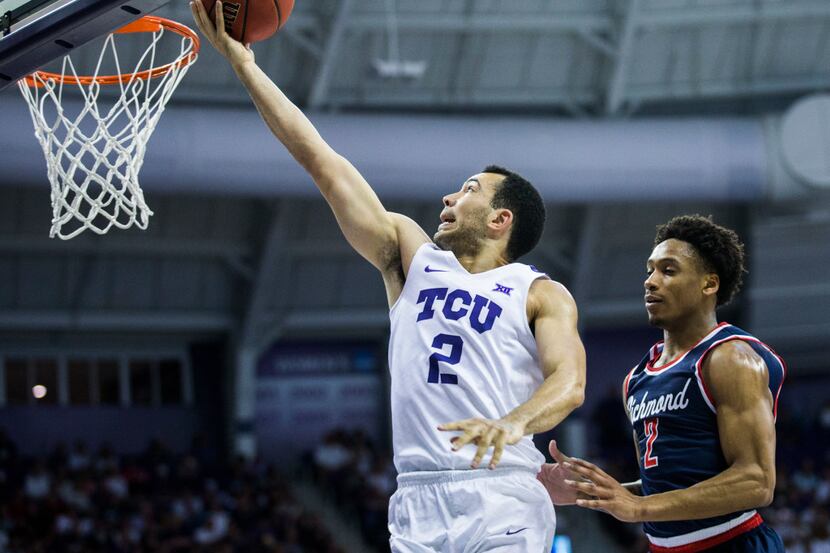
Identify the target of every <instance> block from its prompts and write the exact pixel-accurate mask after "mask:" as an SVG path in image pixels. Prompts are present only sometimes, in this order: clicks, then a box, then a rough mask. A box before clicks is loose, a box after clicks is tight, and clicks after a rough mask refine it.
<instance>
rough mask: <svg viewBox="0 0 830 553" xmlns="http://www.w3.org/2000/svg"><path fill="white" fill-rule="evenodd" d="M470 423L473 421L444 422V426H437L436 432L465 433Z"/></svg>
mask: <svg viewBox="0 0 830 553" xmlns="http://www.w3.org/2000/svg"><path fill="white" fill-rule="evenodd" d="M472 421H473V419H465V420H463V421H455V422H445V423H444V424H439V425H438V430H441V431H442V432H447V431H448V430H465V431H466V430H467V428H468V427H469V426H470V423H471V422H472Z"/></svg>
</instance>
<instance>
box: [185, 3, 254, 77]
mask: <svg viewBox="0 0 830 553" xmlns="http://www.w3.org/2000/svg"><path fill="white" fill-rule="evenodd" d="M214 8H215V11H216V14H215V16H214V20H215V21H216V24H215V25H214V23H213V21H211V20H210V17H208V14H207V11H206V10H205V6H204V4H202V2H201V0H191V2H190V11H192V12H193V19H195V20H196V25H198V26H199V30H200V31H202V34H203V35H205V37H206V38H207V39H208V42H210V43H211V44H212V45H213V47H214V48H216V50H217V51H218V52H219V53H220V54H222V55H223V56H225V57H226V58H228V61H229V62H231V65H234V66H237V65H242V64H244V63H247V62H252V61H254V53H253V51H252V50H251V45H250V44H247V45H245V44H242V43H241V42H239V41H237V40H234V39H233V38H231V36H230V35H229V34H228V33H227V31H225V16H224V14H223V13H222V2H219V1H217V2H216V4H214Z"/></svg>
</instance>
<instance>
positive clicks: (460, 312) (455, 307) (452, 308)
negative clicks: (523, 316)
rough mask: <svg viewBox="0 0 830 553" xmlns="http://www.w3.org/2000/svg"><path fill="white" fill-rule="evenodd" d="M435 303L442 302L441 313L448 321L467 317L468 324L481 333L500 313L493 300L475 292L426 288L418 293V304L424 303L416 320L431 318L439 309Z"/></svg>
mask: <svg viewBox="0 0 830 553" xmlns="http://www.w3.org/2000/svg"><path fill="white" fill-rule="evenodd" d="M436 303H438V304H440V303H443V307H442V308H440V311H439V312H440V313H441V315H442V316H443V317H444V318H445V319H447V320H450V321H457V320H459V319H462V318H464V317H469V319H470V326H471V327H472V328H473V330H475V331H476V332H478V333H479V334H483V333H485V332H487V331H488V330H490V329H491V328H493V325H494V324H495V322H496V319H497V318H498V317H499V315H501V313H502V308H501V306H499V305H498V304H497V303H496V302H494V301H493V300H490V299H487V298H485V297H484V296H480V295H478V294H476V295H475V296H473V295H472V294H470V293H469V292H468V291H466V290H461V289H455V290H452V291H450V290H449V288H427V289H426V290H421V291H420V293H419V294H418V304H419V305H420V304H424V308H423V310H422V311H421V312H420V313H418V322H421V321H425V320H428V319H431V318H433V317H434V316H435V312H436V311H438V310H439V306H438V305H436Z"/></svg>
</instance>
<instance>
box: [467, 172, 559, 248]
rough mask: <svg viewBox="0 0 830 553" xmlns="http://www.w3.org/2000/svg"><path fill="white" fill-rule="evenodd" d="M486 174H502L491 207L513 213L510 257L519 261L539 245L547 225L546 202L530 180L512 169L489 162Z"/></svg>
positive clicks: (509, 245)
mask: <svg viewBox="0 0 830 553" xmlns="http://www.w3.org/2000/svg"><path fill="white" fill-rule="evenodd" d="M482 173H495V174H496V175H502V176H503V177H504V179H502V181H501V183H500V185H499V188H498V189H497V190H496V193H495V194H494V195H493V198H492V199H491V200H490V206H491V207H493V208H495V209H498V208H506V209H509V210H510V211H511V212H512V213H513V231H512V232H511V233H510V239H509V240H508V241H507V257H508V258H509V260H510V261H511V262H512V261H515V260H516V259H518V258H520V257H521V256H523V255H524V254H526V253H528V252H529V251H530V250H532V249H533V248H535V247H536V244H538V243H539V239H540V238H541V237H542V231H543V230H544V228H545V202H544V201H542V196H540V195H539V192H538V191H537V190H536V189H535V188H534V187H533V185H532V184H530V182H529V181H528V180H527V179H525V178H524V177H522V176H521V175H520V174H518V173H515V172H513V171H511V170H509V169H505V168H504V167H501V166H499V165H488V166H487V167H485V168H484V171H482Z"/></svg>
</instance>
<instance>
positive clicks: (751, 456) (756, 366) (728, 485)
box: [570, 341, 775, 522]
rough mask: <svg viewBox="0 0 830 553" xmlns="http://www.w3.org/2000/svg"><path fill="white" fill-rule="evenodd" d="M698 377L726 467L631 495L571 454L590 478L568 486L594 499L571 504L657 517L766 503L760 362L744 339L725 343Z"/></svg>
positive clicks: (766, 421) (769, 479)
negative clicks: (694, 480) (684, 484)
mask: <svg viewBox="0 0 830 553" xmlns="http://www.w3.org/2000/svg"><path fill="white" fill-rule="evenodd" d="M703 378H704V381H705V382H706V384H707V386H708V390H709V391H710V392H711V395H712V399H713V400H714V404H715V406H716V408H717V419H718V432H719V434H720V442H721V449H722V451H723V455H724V458H725V459H726V462H727V464H728V465H729V466H728V468H727V469H726V470H724V471H723V472H721V473H720V474H718V475H716V476H714V477H712V478H709V479H707V480H704V481H703V482H700V483H698V484H695V485H694V486H691V487H689V488H686V489H684V490H675V491H671V492H665V493H659V494H653V495H649V496H645V497H635V496H633V495H631V494H630V493H629V492H628V491H625V490H623V489H622V487H621V486H620V484H619V483H618V482H616V480H614V479H613V478H611V477H610V476H608V475H607V474H606V473H605V472H603V471H602V470H601V469H599V467H596V466H595V465H593V464H591V463H587V462H586V461H582V460H574V462H573V466H572V467H570V468H572V469H573V470H574V471H575V472H577V473H579V475H580V476H582V477H583V478H586V479H588V480H590V481H591V482H592V483H591V484H585V483H578V482H574V483H572V486H573V487H574V488H576V489H577V490H579V491H582V492H584V493H585V494H587V495H591V496H595V497H597V498H598V499H596V500H585V501H582V500H580V501H577V504H578V505H581V506H583V507H589V508H591V509H599V510H603V511H606V512H608V513H610V514H612V515H613V516H615V517H617V518H618V519H620V520H624V521H627V522H642V521H651V522H659V521H671V520H695V519H701V518H709V517H714V516H720V515H726V514H729V513H734V512H737V511H743V510H747V509H753V508H756V507H763V506H766V505H769V504H770V503H771V502H772V495H773V490H774V489H775V421H774V420H773V400H772V394H771V393H770V391H769V387H768V378H769V377H768V370H767V366H766V364H765V363H764V361H763V360H762V359H761V358H760V357H759V356H758V354H756V353H755V351H753V350H752V348H751V347H750V346H748V345H747V344H745V343H743V342H738V341H733V342H727V343H724V344H722V345H720V346H718V347H717V348H716V349H715V350H714V351H713V352H712V353H711V354H710V355H709V357H708V358H707V360H706V361H705V362H704V365H703Z"/></svg>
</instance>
